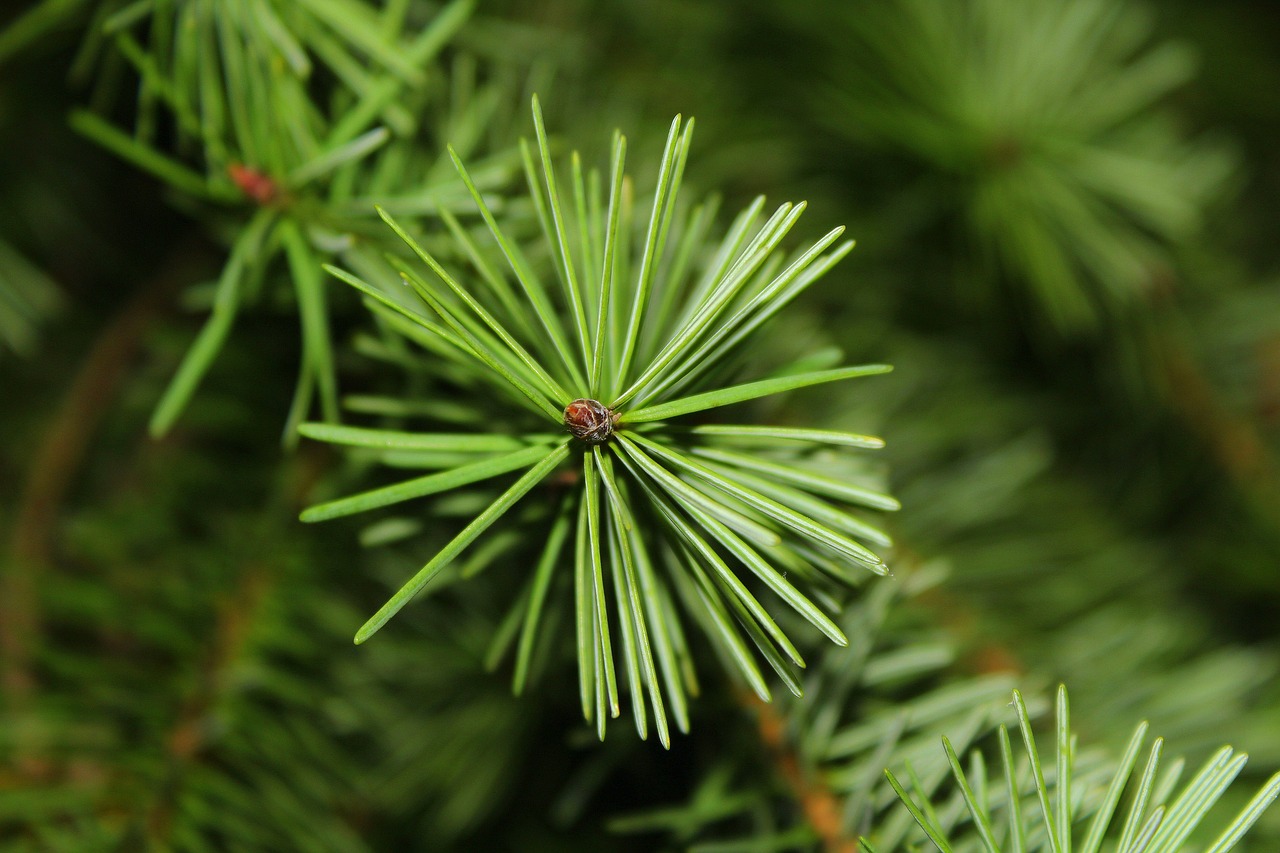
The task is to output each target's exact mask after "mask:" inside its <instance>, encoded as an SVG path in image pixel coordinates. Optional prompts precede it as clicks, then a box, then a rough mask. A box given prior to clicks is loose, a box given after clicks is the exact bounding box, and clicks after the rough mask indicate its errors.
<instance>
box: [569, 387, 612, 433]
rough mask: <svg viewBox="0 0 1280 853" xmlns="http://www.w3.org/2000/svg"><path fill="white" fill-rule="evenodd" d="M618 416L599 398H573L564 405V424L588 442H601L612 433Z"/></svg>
mask: <svg viewBox="0 0 1280 853" xmlns="http://www.w3.org/2000/svg"><path fill="white" fill-rule="evenodd" d="M617 422H618V416H617V415H616V414H614V412H613V410H612V409H610V408H609V407H608V406H606V405H605V404H604V403H601V402H600V401H599V400H588V399H586V398H582V399H578V400H574V401H573V402H572V403H570V404H569V405H567V406H565V407H564V425H565V426H566V427H568V428H569V432H571V433H573V434H574V436H576V437H577V438H580V439H582V440H583V441H585V442H587V443H588V444H603V443H604V442H606V441H608V440H609V436H611V435H613V427H614V425H615V424H617Z"/></svg>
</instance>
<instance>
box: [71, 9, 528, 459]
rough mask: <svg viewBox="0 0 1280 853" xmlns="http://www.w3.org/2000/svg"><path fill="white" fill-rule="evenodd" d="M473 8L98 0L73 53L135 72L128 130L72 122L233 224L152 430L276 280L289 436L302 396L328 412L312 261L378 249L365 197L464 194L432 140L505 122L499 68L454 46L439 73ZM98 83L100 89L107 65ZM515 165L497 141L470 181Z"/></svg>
mask: <svg viewBox="0 0 1280 853" xmlns="http://www.w3.org/2000/svg"><path fill="white" fill-rule="evenodd" d="M473 5H474V4H473V3H472V2H470V0H455V2H452V3H450V4H448V5H447V6H445V7H444V8H442V9H440V10H439V11H438V12H437V13H436V14H435V15H434V16H433V17H431V18H430V20H428V21H426V22H425V23H424V24H423V25H422V26H421V27H418V26H416V25H415V22H414V21H411V20H409V16H408V15H407V12H408V6H407V4H403V3H399V4H391V5H388V6H386V7H385V8H383V9H381V10H379V9H377V8H376V7H374V6H372V5H369V4H367V3H365V2H363V0H337V2H329V1H328V0H315V2H303V3H293V2H276V0H253V2H250V3H246V4H231V5H229V6H216V7H215V6H210V5H208V4H203V3H198V2H181V3H149V2H142V3H131V4H128V5H111V4H108V5H106V6H104V7H102V8H101V9H100V14H99V23H98V25H97V26H96V27H95V28H94V29H93V30H92V31H91V33H90V36H89V38H88V40H87V41H86V44H85V46H84V48H83V50H82V55H81V62H82V64H88V63H92V62H94V61H95V59H96V61H97V63H98V65H99V66H103V67H105V66H107V65H110V64H111V63H113V62H120V61H123V62H124V63H126V64H127V65H128V67H129V68H130V69H131V71H132V73H133V74H135V75H136V77H137V80H138V88H137V100H136V104H135V114H136V118H135V127H134V129H133V131H132V132H126V131H124V130H121V129H119V128H117V127H115V126H113V125H112V124H110V123H109V122H108V121H107V119H105V118H104V117H102V116H101V115H100V114H99V113H98V112H94V111H90V110H79V111H77V112H75V113H74V114H73V115H72V117H71V122H72V125H73V127H75V128H76V129H77V130H78V131H79V132H81V133H82V134H84V135H86V136H88V137H89V138H91V139H93V140H94V141H96V142H97V143H99V144H100V145H102V146H103V147H105V148H106V149H108V150H109V151H111V152H113V153H115V154H116V155H117V156H119V157H121V158H122V159H124V160H126V161H128V162H130V163H131V164H133V165H134V166H136V167H138V168H140V169H142V170H144V171H147V172H150V173H152V174H153V175H155V176H156V177H157V178H159V179H160V180H161V181H163V182H164V183H165V184H166V185H168V187H169V188H170V189H171V190H173V191H174V192H175V193H176V194H177V196H178V199H179V201H180V203H181V204H183V205H184V206H188V207H190V206H193V205H201V206H203V209H204V210H205V211H206V212H207V215H208V216H209V217H211V218H214V219H225V220H226V221H225V222H224V223H223V229H224V230H226V231H228V232H229V233H231V234H232V238H231V247H230V256H229V259H228V261H227V264H226V267H225V268H224V269H223V272H222V274H221V276H220V277H219V279H218V281H217V284H216V287H215V288H214V289H213V291H212V292H211V293H206V292H199V293H198V297H197V301H198V302H200V303H202V304H204V305H206V306H207V308H208V310H209V318H208V320H207V321H206V323H205V325H204V328H203V329H202V330H201V332H200V334H199V335H198V336H197V338H196V340H195V341H194V343H193V344H192V346H191V349H190V351H189V352H188V354H187V356H186V358H185V359H184V360H183V362H182V364H181V365H180V366H179V367H178V370H177V373H176V375H175V376H174V379H173V382H172V384H171V385H170V386H169V388H168V390H167V391H166V393H165V395H164V397H163V398H162V399H161V401H160V403H159V404H158V406H157V409H156V413H155V417H154V418H153V420H152V423H151V430H152V433H153V434H155V435H160V434H163V433H164V432H166V431H167V430H168V429H169V427H170V426H172V424H173V423H174V421H175V420H176V419H177V417H178V416H179V415H180V413H181V411H182V410H183V408H184V407H185V406H186V404H187V402H188V400H189V399H190V397H191V395H192V393H194V391H195V389H196V387H197V386H198V384H199V383H200V381H201V378H202V377H203V376H204V374H205V373H206V372H207V370H208V369H209V365H210V364H211V363H212V361H213V360H214V359H215V358H216V357H217V356H218V353H219V352H220V351H221V350H222V348H223V347H224V345H225V343H226V341H227V338H228V336H229V334H230V332H231V329H232V326H233V324H234V323H235V319H236V316H237V315H238V314H239V313H240V312H241V310H242V309H243V308H245V307H246V306H249V305H252V304H254V303H261V302H268V303H269V302H272V301H278V300H280V299H282V297H280V296H279V295H278V294H277V293H276V292H275V291H276V290H277V289H278V288H287V289H291V291H292V293H291V295H290V296H285V297H283V299H284V300H286V301H290V300H291V301H292V303H293V304H294V306H295V307H296V310H297V312H298V319H299V321H300V324H301V332H300V334H301V343H302V364H301V368H300V375H299V380H298V385H297V390H296V392H295V395H294V400H293V404H292V406H291V408H290V414H289V418H288V423H287V425H286V429H285V435H286V438H288V437H290V436H292V435H293V434H294V430H293V427H294V425H295V424H296V423H297V422H299V421H300V420H302V419H304V418H305V417H306V416H307V415H308V413H310V412H311V411H312V410H313V407H314V405H315V403H313V399H316V400H317V401H318V405H319V410H320V413H321V415H322V416H323V417H324V418H325V419H326V420H330V421H332V420H335V419H336V418H337V416H338V406H337V384H336V376H335V366H334V359H335V356H334V353H333V346H332V343H331V340H330V326H331V322H330V314H331V308H330V307H329V305H328V301H329V299H328V296H327V295H326V288H325V285H324V280H323V277H322V276H321V275H320V274H319V272H318V268H319V265H320V264H321V263H323V262H324V261H326V260H328V259H331V258H332V257H333V256H334V254H335V253H337V252H339V251H346V252H352V253H357V254H358V253H370V254H376V250H375V249H372V248H370V247H368V246H367V245H366V243H365V239H366V235H368V234H370V233H371V229H370V225H371V224H372V223H371V217H372V216H373V206H374V204H375V203H381V204H383V205H384V206H385V207H387V208H388V209H390V210H395V211H401V212H412V213H415V214H422V213H433V212H435V211H438V210H442V209H447V208H449V207H450V206H457V205H459V204H460V203H462V202H463V201H464V200H465V199H466V194H465V191H464V190H462V189H461V188H459V187H458V186H457V185H456V182H454V181H453V180H452V179H451V176H449V172H450V171H451V169H450V166H449V164H448V162H447V161H445V160H443V159H442V158H441V157H440V151H439V144H440V143H439V141H440V140H441V139H442V138H445V137H447V138H449V139H452V140H454V141H455V142H454V144H455V146H456V147H457V148H458V149H459V150H461V151H463V152H464V153H467V152H470V151H471V150H472V149H473V148H474V147H475V146H477V145H478V144H479V143H481V142H483V141H484V140H485V139H486V135H487V134H489V133H492V132H494V130H495V129H496V128H498V127H500V126H501V120H500V116H499V115H498V114H499V113H500V112H501V110H502V109H503V104H504V99H505V98H507V97H509V95H508V93H507V91H506V90H507V87H508V84H504V83H503V82H502V81H501V80H500V79H495V80H494V82H486V83H481V81H480V79H479V77H478V76H477V64H476V61H475V60H474V59H472V58H470V57H468V56H466V55H459V56H458V57H456V58H455V60H454V62H453V65H452V68H451V76H450V79H449V81H448V83H446V82H445V78H444V70H443V68H444V63H443V62H442V61H441V53H442V51H443V50H445V48H446V47H447V46H448V45H449V42H450V40H451V39H453V38H454V37H455V35H456V34H457V32H458V31H459V30H460V29H461V28H462V27H463V25H464V24H465V23H466V22H467V19H468V18H469V16H470V14H471V11H472V7H473ZM99 80H100V81H101V85H102V86H109V85H110V83H111V81H112V75H110V74H105V73H104V74H100V75H99ZM103 94H106V95H110V94H111V90H110V89H105V90H102V91H100V92H99V98H98V99H99V100H102V99H103V97H102V95H103ZM513 167H514V161H513V159H512V157H511V154H510V153H506V154H503V153H499V154H497V155H495V156H494V157H492V158H489V159H486V160H484V161H482V162H481V163H479V164H478V165H477V166H476V168H475V180H476V182H477V184H478V185H479V186H481V187H487V186H489V185H490V184H492V183H493V182H495V181H500V180H503V179H504V177H505V176H506V175H507V174H509V173H510V171H511V169H512V168H513ZM445 178H448V179H447V180H445ZM372 233H374V234H377V233H378V232H377V231H376V229H374V230H373V232H372Z"/></svg>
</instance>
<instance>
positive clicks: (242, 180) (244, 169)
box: [227, 163, 280, 205]
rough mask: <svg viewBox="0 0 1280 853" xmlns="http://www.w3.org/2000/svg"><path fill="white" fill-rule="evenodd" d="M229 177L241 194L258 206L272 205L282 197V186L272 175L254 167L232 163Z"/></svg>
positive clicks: (228, 173)
mask: <svg viewBox="0 0 1280 853" xmlns="http://www.w3.org/2000/svg"><path fill="white" fill-rule="evenodd" d="M227 175H229V176H230V177H231V180H232V181H234V182H235V185H236V186H237V187H239V188H240V192H242V193H244V194H245V195H246V196H248V197H249V198H251V199H253V200H254V201H256V202H257V203H258V204H262V205H267V204H271V202H273V201H275V200H276V199H277V198H278V197H279V195H280V185H279V184H277V183H276V182H275V181H274V180H273V179H272V178H271V176H270V175H267V174H266V173H265V172H260V171H258V170H257V169H255V168H253V167H252V166H246V165H244V164H243V163H232V164H231V165H230V166H228V167H227Z"/></svg>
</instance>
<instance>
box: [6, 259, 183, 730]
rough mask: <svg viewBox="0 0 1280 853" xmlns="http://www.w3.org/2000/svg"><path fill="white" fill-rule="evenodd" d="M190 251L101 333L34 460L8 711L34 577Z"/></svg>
mask: <svg viewBox="0 0 1280 853" xmlns="http://www.w3.org/2000/svg"><path fill="white" fill-rule="evenodd" d="M191 254H192V252H191V247H190V246H188V245H184V246H182V247H181V248H180V249H178V250H177V251H175V253H174V254H173V256H172V257H171V259H170V260H169V262H167V263H166V264H165V265H164V267H163V271H162V272H161V273H160V274H159V275H157V276H156V277H154V278H153V279H152V280H151V281H150V282H148V283H147V284H146V285H144V286H142V287H140V288H139V289H138V291H137V292H136V293H135V294H134V295H133V298H132V299H130V301H129V302H128V303H127V304H126V305H125V306H124V308H123V309H121V311H120V313H118V314H117V315H116V316H115V318H114V319H113V320H112V321H111V322H110V323H108V324H107V325H106V326H105V327H103V329H102V331H101V332H99V334H98V337H97V339H96V340H95V341H94V343H93V346H92V347H90V349H89V352H88V353H87V354H86V355H85V358H84V360H83V362H82V363H81V366H80V369H79V371H78V372H77V373H76V376H75V379H74V380H73V381H72V383H71V386H70V387H69V388H68V389H67V392H66V394H65V395H64V396H63V399H62V403H61V404H60V406H59V407H58V410H57V412H56V413H55V414H54V416H53V418H52V420H51V421H50V423H49V425H48V428H47V429H46V430H45V431H44V434H43V440H42V441H41V442H40V445H39V446H38V447H37V448H36V451H35V453H34V454H33V456H32V459H31V463H30V468H29V473H28V475H27V480H26V483H25V485H24V487H23V490H22V496H21V498H20V499H19V502H18V509H17V518H16V521H15V523H14V529H13V536H12V539H11V541H10V545H9V553H10V556H11V559H10V560H9V561H8V566H7V571H5V572H4V573H3V575H0V689H2V690H3V693H4V694H5V695H6V696H7V697H9V701H10V703H11V705H13V706H16V705H18V704H21V703H22V702H23V701H25V699H26V697H27V696H28V695H29V694H30V691H31V689H32V684H33V682H32V677H31V673H30V657H31V650H32V648H33V647H34V645H35V643H34V638H35V636H36V634H37V633H38V632H39V630H40V616H39V607H38V583H37V581H38V578H39V574H40V573H41V572H42V571H43V570H44V569H45V568H46V567H48V566H50V565H52V562H53V541H54V531H55V529H56V527H57V522H58V516H59V514H60V512H61V507H62V503H63V501H64V499H65V498H66V495H67V492H68V490H69V489H70V487H71V484H72V482H73V481H74V480H75V477H76V474H77V472H78V471H79V470H80V467H81V465H82V464H83V462H84V459H85V455H86V452H87V450H88V448H89V444H90V442H91V440H92V438H93V436H94V434H95V433H96V431H97V429H98V426H99V424H101V422H102V419H103V417H104V416H105V415H106V413H107V411H108V410H109V409H110V407H111V404H112V403H113V401H114V400H115V399H116V396H117V395H118V393H119V391H120V389H121V387H122V385H123V384H124V380H125V378H126V377H127V376H128V372H129V368H130V365H131V363H132V362H133V360H134V357H135V356H136V354H137V352H138V349H139V347H140V345H141V341H142V336H143V334H144V332H145V330H146V329H147V327H148V326H149V325H150V324H151V323H152V321H153V320H154V319H155V318H156V316H157V315H158V314H159V313H160V311H161V310H162V308H163V307H164V304H165V301H166V297H167V296H168V295H169V292H170V291H171V290H172V289H173V287H174V286H175V285H176V284H178V283H179V282H180V281H182V280H183V278H184V277H185V276H186V275H187V273H188V271H189V268H190V267H191V265H192V260H191Z"/></svg>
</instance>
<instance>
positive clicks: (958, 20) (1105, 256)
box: [816, 0, 1233, 333]
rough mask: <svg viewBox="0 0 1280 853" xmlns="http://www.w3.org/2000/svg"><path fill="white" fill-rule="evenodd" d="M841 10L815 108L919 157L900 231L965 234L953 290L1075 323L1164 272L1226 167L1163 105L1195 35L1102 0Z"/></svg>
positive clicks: (915, 3)
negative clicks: (1158, 38)
mask: <svg viewBox="0 0 1280 853" xmlns="http://www.w3.org/2000/svg"><path fill="white" fill-rule="evenodd" d="M840 17H841V22H840V25H839V26H828V27H826V28H825V30H823V32H825V33H826V34H827V35H828V37H830V38H834V39H838V41H839V47H840V49H839V50H838V51H833V52H832V54H831V55H832V56H833V57H839V64H838V65H835V66H832V68H831V69H830V72H829V75H830V80H831V83H830V85H829V86H827V87H826V88H824V90H823V91H822V100H821V101H820V103H819V111H818V112H817V113H816V115H817V116H818V117H819V118H820V120H822V121H823V122H824V123H825V124H827V125H828V126H830V127H831V128H832V130H833V131H834V132H835V133H837V134H840V135H841V136H842V137H843V138H845V139H848V140H850V141H851V142H854V143H855V144H870V145H871V146H873V147H874V148H875V149H876V150H877V151H878V152H880V153H881V156H883V155H884V154H891V155H896V156H899V157H902V158H904V159H907V160H909V161H910V162H912V163H914V164H915V170H914V171H915V173H916V179H917V180H918V181H919V184H918V185H917V186H916V187H915V188H914V190H907V191H906V192H907V193H909V194H912V195H913V196H914V197H915V198H917V199H918V200H919V202H920V204H919V205H915V206H901V205H900V207H907V208H908V209H913V210H914V212H913V213H912V217H913V219H912V220H911V222H910V224H911V225H912V226H913V227H914V229H915V230H914V233H911V234H904V235H903V236H904V237H906V238H907V239H912V238H914V239H927V235H928V234H929V233H930V232H929V231H926V230H924V229H923V228H922V227H921V226H935V227H936V225H937V224H939V223H941V224H942V225H943V226H944V228H945V230H946V232H948V233H950V234H953V235H963V236H964V237H967V238H968V242H969V244H970V246H971V248H970V249H969V250H968V251H966V250H965V248H963V247H961V248H960V250H959V252H958V253H957V254H958V257H957V260H959V261H960V266H959V271H960V272H961V273H962V278H961V279H960V284H961V285H962V287H963V288H964V290H963V291H962V292H957V293H956V294H955V295H956V297H958V299H959V300H960V301H962V302H966V301H976V300H977V299H978V298H980V297H982V296H985V297H986V302H985V304H988V305H989V304H991V302H992V301H993V300H994V301H995V302H996V303H997V304H998V303H999V302H1000V301H1001V300H1002V299H1004V298H1005V297H1004V295H1003V294H1002V293H1000V292H999V290H998V288H1001V286H1002V284H1003V286H1005V287H1007V288H1008V289H1009V290H1010V291H1011V294H1012V296H1013V299H1014V300H1015V303H1016V304H1017V305H1020V306H1027V307H1029V308H1031V309H1032V310H1033V311H1034V312H1035V314H1036V315H1037V316H1039V317H1041V318H1042V319H1043V320H1046V321H1048V323H1049V324H1051V325H1052V326H1054V327H1057V328H1058V329H1059V330H1060V331H1062V332H1068V333H1070V332H1079V331H1082V330H1089V329H1093V328H1096V327H1097V326H1098V325H1099V324H1100V323H1101V322H1102V321H1104V320H1105V319H1107V318H1116V317H1120V316H1124V315H1125V314H1129V313H1132V312H1134V311H1135V309H1136V308H1137V307H1139V306H1140V305H1141V303H1142V302H1144V301H1149V300H1153V299H1156V298H1158V297H1159V296H1160V295H1161V293H1160V291H1161V288H1164V287H1168V286H1169V285H1168V281H1167V280H1168V277H1169V273H1168V269H1169V267H1170V266H1171V265H1172V264H1173V263H1174V260H1173V258H1174V256H1175V255H1176V249H1177V247H1178V244H1179V243H1180V242H1183V241H1187V240H1193V239H1195V237H1196V235H1197V234H1198V232H1199V231H1200V229H1201V227H1202V225H1203V222H1204V218H1205V215H1206V208H1207V206H1208V205H1209V204H1210V202H1212V201H1214V200H1216V199H1217V198H1219V197H1220V196H1221V194H1222V192H1223V189H1224V182H1225V179H1226V178H1227V177H1228V175H1229V174H1230V172H1231V170H1232V168H1233V158H1232V157H1231V156H1229V155H1228V154H1227V152H1226V151H1225V150H1223V148H1222V146H1221V145H1219V144H1216V143H1213V142H1210V141H1205V140H1195V141H1191V140H1187V139H1185V138H1184V134H1182V133H1180V132H1179V131H1178V130H1177V128H1176V125H1175V123H1174V121H1173V119H1172V117H1171V116H1170V115H1169V114H1168V113H1167V112H1163V111H1161V110H1159V109H1158V106H1159V104H1160V103H1161V102H1162V101H1165V100H1167V98H1168V97H1169V95H1170V93H1172V92H1174V91H1176V90H1177V89H1178V88H1179V87H1180V86H1182V85H1183V84H1184V83H1186V81H1187V80H1188V79H1189V77H1190V76H1191V74H1192V72H1193V70H1194V66H1195V61H1194V57H1193V54H1192V53H1191V51H1190V49H1189V48H1188V47H1187V46H1186V45H1183V44H1175V43H1164V44H1159V45H1155V46H1150V44H1149V42H1150V41H1151V23H1150V20H1149V16H1147V15H1145V14H1144V13H1143V11H1142V10H1141V9H1140V8H1139V7H1136V6H1134V5H1133V4H1129V3H1115V2H1109V0H1084V2H1065V0H1029V2H1026V3H1011V2H1007V0H970V2H962V3H951V4H936V3H930V2H928V0H895V2H890V3H864V4H858V5H857V6H856V7H849V8H848V11H847V12H846V13H844V14H842V15H841V16H840ZM833 105H834V106H835V108H833ZM922 207H923V209H922ZM953 222H954V225H953V224H952V223H953Z"/></svg>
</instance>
